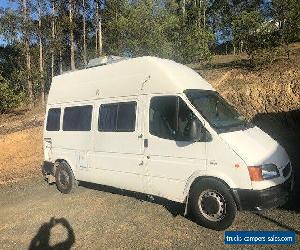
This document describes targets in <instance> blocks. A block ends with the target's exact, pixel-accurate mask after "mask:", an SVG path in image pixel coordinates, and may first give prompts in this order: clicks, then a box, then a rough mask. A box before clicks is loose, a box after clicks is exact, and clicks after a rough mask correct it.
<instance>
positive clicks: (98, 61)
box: [86, 56, 128, 69]
mask: <svg viewBox="0 0 300 250" xmlns="http://www.w3.org/2000/svg"><path fill="white" fill-rule="evenodd" d="M127 59H128V58H126V57H121V56H102V57H98V58H94V59H91V60H90V61H89V63H88V65H87V66H86V68H87V69H88V68H93V67H98V66H102V65H107V64H112V63H116V62H120V61H123V60H127Z"/></svg>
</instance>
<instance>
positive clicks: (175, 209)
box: [80, 182, 184, 217]
mask: <svg viewBox="0 0 300 250" xmlns="http://www.w3.org/2000/svg"><path fill="white" fill-rule="evenodd" d="M80 186H82V187H86V188H89V189H94V190H98V191H103V192H108V193H111V194H118V195H122V196H126V197H131V198H135V199H137V200H139V201H141V202H150V203H155V204H158V205H161V206H163V207H164V208H165V209H166V210H167V211H168V212H169V213H171V214H172V216H173V217H176V216H178V215H182V216H184V205H183V204H181V203H178V202H175V201H170V200H167V199H164V198H161V197H157V196H152V195H146V194H143V193H138V192H132V191H128V190H125V189H118V188H115V187H111V186H104V185H101V184H94V183H89V182H80Z"/></svg>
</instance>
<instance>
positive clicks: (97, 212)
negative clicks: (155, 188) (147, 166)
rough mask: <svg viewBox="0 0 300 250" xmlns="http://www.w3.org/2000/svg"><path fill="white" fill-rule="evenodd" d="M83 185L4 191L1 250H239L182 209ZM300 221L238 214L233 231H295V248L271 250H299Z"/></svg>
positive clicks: (278, 212) (32, 184)
mask: <svg viewBox="0 0 300 250" xmlns="http://www.w3.org/2000/svg"><path fill="white" fill-rule="evenodd" d="M83 185H84V186H80V187H79V188H78V189H77V191H76V192H75V193H73V194H71V195H63V194H61V193H59V192H58V191H57V190H56V187H55V185H52V186H49V185H48V184H47V183H46V182H44V181H43V180H42V179H41V178H39V177H33V178H29V179H25V180H22V181H19V182H18V183H12V184H9V185H5V186H2V187H1V188H0V203H1V204H0V214H1V216H0V249H28V248H29V246H31V247H32V248H31V249H48V248H49V246H52V247H54V249H56V248H57V249H69V247H72V249H233V248H234V249H236V247H230V246H225V245H224V244H223V241H224V236H223V235H224V232H217V231H212V230H209V229H206V228H203V227H201V226H198V225H197V224H196V223H194V222H193V221H192V220H191V219H187V218H185V217H183V215H182V213H183V208H182V206H180V205H179V204H176V203H172V202H168V201H164V200H155V202H150V201H149V200H147V197H146V196H143V195H137V194H134V193H129V192H125V191H121V190H116V189H112V188H107V187H103V186H100V185H87V184H83ZM299 221H300V213H299V211H291V210H287V209H286V208H281V209H273V210H268V211H266V212H264V213H263V214H261V215H257V214H254V213H250V212H240V213H238V216H237V218H236V221H235V223H234V224H233V225H232V227H231V228H230V230H237V231H239V230H294V231H296V232H297V233H298V240H297V244H296V245H293V246H280V247H279V246H278V245H277V246H274V247H273V249H281V250H283V249H299V248H300V242H299V240H300V237H299V234H300V225H299ZM33 246H38V247H39V248H34V247H33ZM248 248H250V247H249V246H248ZM260 248H261V246H254V247H252V246H251V249H260ZM29 249H30V248H29ZM264 249H267V247H266V248H264Z"/></svg>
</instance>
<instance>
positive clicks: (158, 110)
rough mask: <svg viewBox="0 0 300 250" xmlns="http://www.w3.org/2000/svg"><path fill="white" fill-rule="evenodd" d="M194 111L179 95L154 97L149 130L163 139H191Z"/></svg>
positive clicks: (151, 104)
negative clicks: (190, 131)
mask: <svg viewBox="0 0 300 250" xmlns="http://www.w3.org/2000/svg"><path fill="white" fill-rule="evenodd" d="M194 119H195V115H194V113H193V112H192V111H191V110H190V108H189V107H188V106H187V105H186V103H185V102H184V101H183V100H182V99H181V98H180V97H178V96H158V97H153V98H152V99H151V102H150V110H149V123H150V124H149V130H150V133H151V134H152V135H155V136H157V137H160V138H163V139H169V140H176V141H189V140H190V138H189V133H188V132H189V127H190V126H191V123H192V121H193V120H194Z"/></svg>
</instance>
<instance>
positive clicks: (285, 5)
mask: <svg viewBox="0 0 300 250" xmlns="http://www.w3.org/2000/svg"><path fill="white" fill-rule="evenodd" d="M271 15H272V17H273V19H274V22H275V23H276V25H278V28H279V34H280V41H281V44H282V45H283V46H285V49H286V53H287V55H288V57H289V43H291V42H293V41H296V40H297V39H299V38H300V37H299V35H300V2H299V1H298V0H286V1H279V0H273V1H272V5H271Z"/></svg>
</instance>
